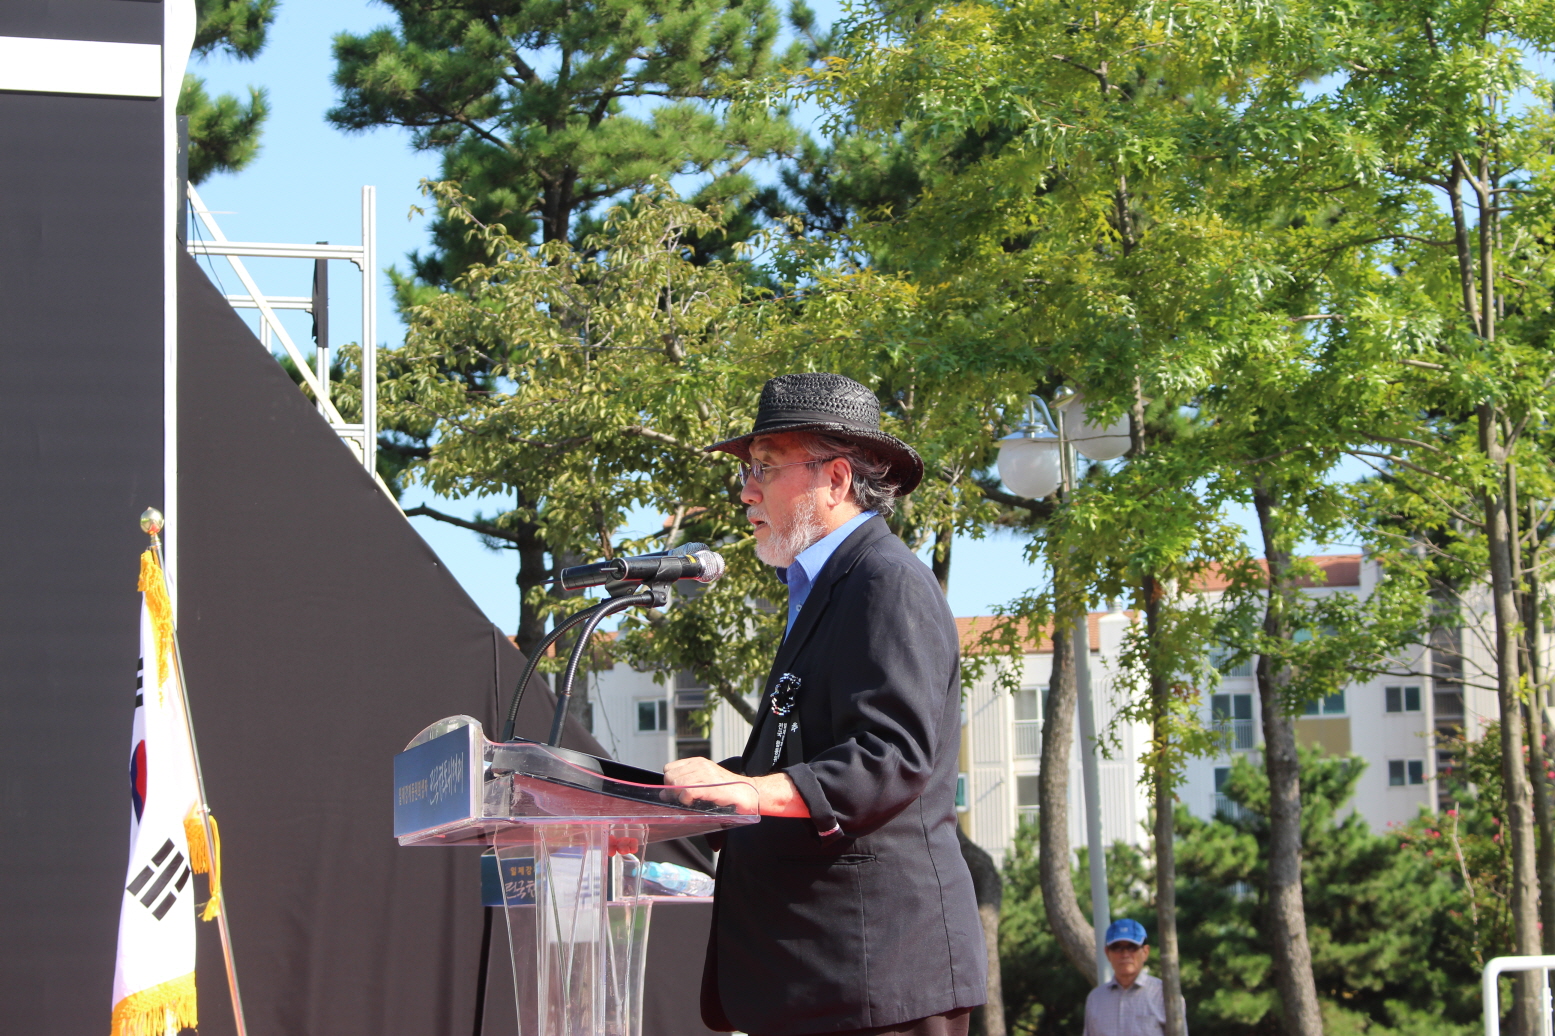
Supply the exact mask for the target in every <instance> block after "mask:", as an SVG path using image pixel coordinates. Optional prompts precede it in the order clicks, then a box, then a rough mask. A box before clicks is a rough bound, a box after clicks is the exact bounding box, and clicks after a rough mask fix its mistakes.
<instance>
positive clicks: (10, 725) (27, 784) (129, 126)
mask: <svg viewBox="0 0 1555 1036" xmlns="http://www.w3.org/2000/svg"><path fill="white" fill-rule="evenodd" d="M0 35H4V36H24V37H48V38H57V39H90V40H101V41H106V42H123V43H142V44H144V43H156V42H160V40H161V38H162V8H161V5H160V4H134V3H110V2H108V0H97V2H84V0H76V2H71V0H52V2H50V0H5V2H3V3H0ZM161 116H162V104H161V102H160V101H158V100H156V99H152V98H132V97H81V96H64V95H58V94H39V93H15V92H0V475H3V481H0V485H3V487H4V489H3V491H0V501H3V502H0V544H3V546H0V576H3V584H0V585H3V590H0V739H3V745H0V1030H3V1031H5V1032H7V1033H51V1034H54V1033H58V1034H62V1036H76V1034H81V1036H88V1034H90V1036H102V1034H104V1033H106V1032H107V1031H108V1018H109V1012H110V1011H111V1010H112V1007H113V1005H112V1003H111V999H112V986H113V960H114V947H115V944H116V941H117V933H118V925H119V904H120V902H121V901H122V899H123V896H124V872H125V868H126V866H127V865H128V851H127V846H128V840H129V824H130V808H129V780H128V777H127V764H128V759H129V748H130V722H131V718H132V716H133V713H134V708H135V659H136V657H137V656H138V655H139V653H140V645H139V636H138V628H137V612H138V609H139V607H140V604H139V600H138V597H137V595H136V593H135V581H136V575H137V571H138V562H137V556H138V554H139V553H140V551H141V550H143V549H145V545H146V537H145V535H144V534H142V533H141V531H140V529H139V527H138V526H137V525H136V519H137V517H138V516H139V515H140V512H141V511H142V510H144V509H145V508H146V506H147V505H149V504H156V503H160V502H161V499H162V467H163V453H162V378H163V375H162V349H163V344H162V343H163V333H162V244H161V242H162V236H161V227H162V223H161V208H162V152H161V141H162V122H161ZM105 157H106V159H107V160H105Z"/></svg>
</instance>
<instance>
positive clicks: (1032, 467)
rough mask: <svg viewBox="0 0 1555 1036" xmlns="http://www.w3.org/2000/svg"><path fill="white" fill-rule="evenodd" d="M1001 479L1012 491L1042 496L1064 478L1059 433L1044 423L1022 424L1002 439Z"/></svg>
mask: <svg viewBox="0 0 1555 1036" xmlns="http://www.w3.org/2000/svg"><path fill="white" fill-rule="evenodd" d="M999 479H1000V481H1002V482H1003V483H1004V484H1005V485H1006V486H1008V487H1009V489H1010V492H1012V493H1014V494H1016V495H1017V496H1023V497H1026V498H1027V499H1029V500H1042V499H1045V498H1046V497H1049V496H1052V495H1053V494H1054V493H1056V492H1057V491H1058V487H1059V484H1060V483H1061V482H1062V481H1063V468H1062V465H1061V464H1060V462H1059V455H1058V436H1057V435H1054V434H1053V433H1052V432H1050V431H1048V430H1047V429H1046V428H1041V427H1036V428H1032V427H1027V428H1020V429H1017V430H1016V431H1014V432H1012V433H1010V434H1009V435H1006V436H1005V437H1004V438H1002V439H1000V440H999Z"/></svg>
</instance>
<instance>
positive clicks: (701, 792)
mask: <svg viewBox="0 0 1555 1036" xmlns="http://www.w3.org/2000/svg"><path fill="white" fill-rule="evenodd" d="M664 783H665V784H668V785H678V786H687V785H702V787H695V788H693V787H685V789H684V790H683V791H680V792H678V793H677V796H676V797H677V798H678V799H679V800H680V801H681V802H683V803H685V804H687V805H690V804H691V803H693V802H698V801H700V802H711V803H713V804H715V805H719V806H733V807H735V808H736V809H738V810H739V811H740V812H741V813H760V814H761V815H762V816H764V817H807V816H809V815H810V807H809V806H807V805H805V801H804V799H802V798H800V797H799V789H798V788H796V787H794V782H793V780H792V779H791V778H790V777H789V776H788V774H786V773H769V774H767V775H766V776H764V777H744V776H741V775H740V774H737V773H735V772H734V771H732V770H725V769H724V768H723V767H722V766H719V765H718V764H717V763H715V762H713V761H712V760H711V759H703V758H702V757H700V756H693V757H692V758H690V759H676V760H675V761H674V762H672V763H670V764H669V765H668V766H666V767H665V768H664ZM707 785H712V787H707Z"/></svg>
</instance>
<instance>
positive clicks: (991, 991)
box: [956, 824, 1005, 1036]
mask: <svg viewBox="0 0 1555 1036" xmlns="http://www.w3.org/2000/svg"><path fill="white" fill-rule="evenodd" d="M956 838H957V840H959V841H960V843H961V858H962V859H964V860H966V865H967V869H968V870H970V871H971V872H972V894H973V895H974V896H975V897H976V898H977V916H978V917H979V918H981V919H982V922H983V939H984V940H986V941H987V944H988V1003H987V1004H985V1005H984V1006H982V1007H979V1008H977V1010H976V1011H974V1012H973V1018H974V1020H981V1022H982V1025H983V1033H984V1036H1005V1030H1004V983H1003V982H1002V981H1001V979H1000V974H999V908H1000V907H1001V906H1002V905H1003V903H1004V881H1003V880H1002V879H1001V878H1000V877H999V868H998V867H995V866H994V863H993V857H992V856H989V855H988V852H987V850H985V849H984V848H983V847H982V846H980V845H978V844H977V843H976V842H974V841H972V840H971V839H970V838H968V837H967V836H966V832H965V831H963V830H961V825H960V824H957V825H956Z"/></svg>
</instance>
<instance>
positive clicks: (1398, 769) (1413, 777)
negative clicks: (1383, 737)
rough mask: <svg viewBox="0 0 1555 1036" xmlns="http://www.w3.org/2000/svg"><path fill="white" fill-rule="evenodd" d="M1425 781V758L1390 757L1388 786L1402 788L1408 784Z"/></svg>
mask: <svg viewBox="0 0 1555 1036" xmlns="http://www.w3.org/2000/svg"><path fill="white" fill-rule="evenodd" d="M1424 783H1425V760H1424V759H1389V760H1388V786H1389V787H1393V788H1402V787H1403V786H1404V785H1406V784H1424Z"/></svg>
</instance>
